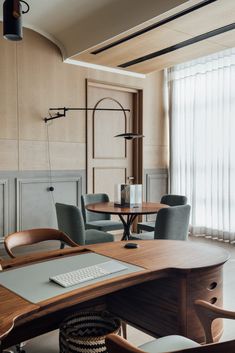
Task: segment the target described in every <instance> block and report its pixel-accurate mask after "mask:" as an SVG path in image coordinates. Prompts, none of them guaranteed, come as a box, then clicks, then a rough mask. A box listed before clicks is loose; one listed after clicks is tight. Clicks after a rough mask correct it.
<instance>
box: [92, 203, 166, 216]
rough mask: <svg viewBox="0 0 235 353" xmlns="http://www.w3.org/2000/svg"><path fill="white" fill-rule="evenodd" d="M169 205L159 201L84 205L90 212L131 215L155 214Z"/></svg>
mask: <svg viewBox="0 0 235 353" xmlns="http://www.w3.org/2000/svg"><path fill="white" fill-rule="evenodd" d="M168 207H169V205H166V204H163V203H159V202H156V203H154V202H143V203H142V204H141V205H139V206H138V207H122V206H115V204H114V202H100V203H92V204H88V205H86V209H87V210H88V211H90V212H95V213H105V214H116V215H131V214H138V215H143V214H155V213H157V212H158V211H159V210H160V209H162V208H168Z"/></svg>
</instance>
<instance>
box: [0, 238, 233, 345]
mask: <svg viewBox="0 0 235 353" xmlns="http://www.w3.org/2000/svg"><path fill="white" fill-rule="evenodd" d="M139 244H140V247H139V248H137V249H126V248H124V245H125V242H113V243H106V244H105V246H104V244H95V245H90V246H85V247H78V248H68V249H64V250H56V251H51V252H48V253H50V257H49V255H48V253H46V254H37V255H31V256H30V257H29V256H27V258H24V257H21V258H16V259H12V260H7V261H3V263H2V266H3V268H5V269H8V268H11V267H14V266H17V267H18V266H23V265H27V264H29V263H34V262H35V261H36V262H37V261H44V260H48V259H51V260H53V258H58V257H59V256H68V255H69V256H71V255H77V254H78V253H84V252H85V251H89V250H90V251H94V252H95V253H97V254H100V255H104V256H108V257H111V258H114V259H117V260H119V261H123V262H127V263H131V264H133V265H136V266H140V267H143V268H144V269H145V270H144V271H141V272H137V273H131V274H129V275H124V276H120V277H117V278H114V279H111V280H104V281H102V282H100V283H99V284H98V286H97V284H93V285H89V286H87V287H84V288H82V289H79V290H74V291H71V292H69V293H67V294H66V295H61V296H58V297H54V298H51V299H48V300H46V301H44V302H41V303H37V304H32V303H30V302H28V301H27V300H24V299H23V298H21V297H20V296H18V295H16V294H15V293H13V292H11V291H9V290H8V289H7V288H5V287H2V286H0V298H1V302H2V304H3V305H1V311H0V317H1V318H3V319H1V321H0V338H1V339H2V338H3V337H5V336H6V335H7V334H8V333H9V331H10V330H11V329H12V328H13V327H14V322H15V321H16V320H18V319H19V318H22V317H25V316H27V315H28V316H29V315H30V314H31V313H34V312H35V311H38V310H39V311H43V310H48V308H49V307H51V310H58V308H59V309H61V308H62V307H66V306H68V305H72V304H73V303H76V302H77V303H78V302H83V301H87V300H90V299H92V298H95V297H97V296H102V295H105V294H109V293H112V292H115V291H117V290H119V289H123V288H127V287H130V286H134V285H135V284H139V283H144V282H147V281H151V280H152V279H157V278H161V277H169V276H170V275H171V274H174V273H175V271H177V272H182V274H183V273H187V272H188V273H191V272H193V271H194V270H199V271H200V270H204V269H207V268H214V267H221V266H222V265H223V263H225V262H226V261H227V260H228V258H229V254H228V253H227V252H226V251H224V250H223V249H220V248H219V247H216V246H205V245H203V246H201V245H198V244H194V243H191V242H183V241H168V240H153V241H151V240H146V241H139ZM94 289H95V290H94ZM78 292H79V294H80V296H79V300H78V296H77V294H78Z"/></svg>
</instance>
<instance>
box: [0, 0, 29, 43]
mask: <svg viewBox="0 0 235 353" xmlns="http://www.w3.org/2000/svg"><path fill="white" fill-rule="evenodd" d="M21 2H22V3H24V4H25V5H26V7H27V8H26V10H24V11H23V10H22V6H21ZM29 9H30V7H29V4H28V3H27V2H26V1H23V0H5V1H4V3H3V36H4V38H5V39H8V40H12V41H18V40H22V38H23V30H22V14H25V13H27V12H29Z"/></svg>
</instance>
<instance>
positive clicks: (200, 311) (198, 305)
mask: <svg viewBox="0 0 235 353" xmlns="http://www.w3.org/2000/svg"><path fill="white" fill-rule="evenodd" d="M194 305H195V310H196V313H197V315H198V317H199V320H200V322H201V324H202V326H203V328H204V331H205V336H206V343H212V342H213V336H212V332H211V325H212V322H213V321H214V320H215V319H218V318H221V319H235V312H234V311H229V310H224V309H222V308H219V307H218V306H215V305H213V304H210V303H208V302H206V301H204V300H196V301H195V302H194Z"/></svg>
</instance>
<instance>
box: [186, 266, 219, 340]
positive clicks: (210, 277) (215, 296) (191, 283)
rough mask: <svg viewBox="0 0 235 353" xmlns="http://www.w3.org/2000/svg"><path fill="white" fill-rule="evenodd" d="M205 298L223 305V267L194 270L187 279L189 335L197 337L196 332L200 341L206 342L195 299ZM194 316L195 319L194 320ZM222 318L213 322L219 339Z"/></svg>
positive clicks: (192, 337)
mask: <svg viewBox="0 0 235 353" xmlns="http://www.w3.org/2000/svg"><path fill="white" fill-rule="evenodd" d="M196 299H203V300H205V301H208V302H210V303H212V304H215V305H217V306H219V307H222V306H223V272H222V268H221V267H217V268H212V269H205V270H199V271H192V272H191V273H190V275H189V276H188V280H187V318H186V320H187V332H186V334H187V336H188V337H189V338H191V339H195V332H197V336H198V337H199V341H200V342H204V341H205V338H204V331H203V329H202V326H201V323H200V322H199V319H198V318H197V316H196V313H195V309H194V301H195V300H196ZM192 317H195V319H193V320H192ZM222 330H223V325H222V320H216V321H215V322H214V323H213V336H214V339H215V340H218V339H219V338H220V336H221V334H222Z"/></svg>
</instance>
